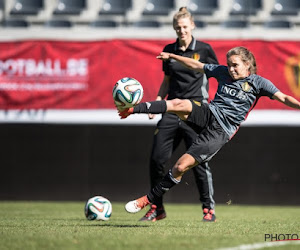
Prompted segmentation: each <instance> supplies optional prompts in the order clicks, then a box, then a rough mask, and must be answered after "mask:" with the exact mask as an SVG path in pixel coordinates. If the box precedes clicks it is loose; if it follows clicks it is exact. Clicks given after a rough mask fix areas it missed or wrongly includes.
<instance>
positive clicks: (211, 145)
mask: <svg viewBox="0 0 300 250" xmlns="http://www.w3.org/2000/svg"><path fill="white" fill-rule="evenodd" d="M191 102H192V105H193V109H192V112H191V114H190V115H189V117H188V119H187V123H190V124H191V126H194V127H195V128H194V130H197V128H198V131H199V133H198V137H196V139H195V140H194V142H193V144H192V145H191V146H190V147H189V148H188V150H187V152H186V153H187V154H190V155H191V156H193V157H194V158H195V159H196V161H197V162H198V163H202V162H207V161H209V160H210V159H211V158H212V157H213V156H214V155H215V154H216V153H217V152H218V151H219V150H220V149H221V148H222V147H223V146H224V145H225V144H226V143H227V142H228V141H229V138H230V137H229V135H228V134H227V133H226V132H225V131H224V130H223V128H222V127H221V125H220V124H219V122H218V121H217V119H216V118H215V116H214V115H213V113H212V112H211V110H210V109H209V105H208V104H201V105H199V103H197V102H194V101H191Z"/></svg>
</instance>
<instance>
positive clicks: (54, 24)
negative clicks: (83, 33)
mask: <svg viewBox="0 0 300 250" xmlns="http://www.w3.org/2000/svg"><path fill="white" fill-rule="evenodd" d="M44 26H45V27H47V28H71V27H72V26H73V24H72V22H71V21H69V20H62V19H51V20H48V21H46V22H45V24H44Z"/></svg>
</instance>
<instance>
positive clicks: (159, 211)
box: [140, 204, 167, 221]
mask: <svg viewBox="0 0 300 250" xmlns="http://www.w3.org/2000/svg"><path fill="white" fill-rule="evenodd" d="M166 217H167V214H166V212H165V209H164V207H161V208H157V206H156V205H154V204H152V205H151V207H150V209H149V211H148V212H147V213H146V214H145V216H144V217H142V218H141V219H140V221H157V220H162V219H164V218H166Z"/></svg>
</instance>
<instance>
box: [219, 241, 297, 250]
mask: <svg viewBox="0 0 300 250" xmlns="http://www.w3.org/2000/svg"><path fill="white" fill-rule="evenodd" d="M284 245H300V240H291V241H272V242H262V243H254V244H248V245H240V246H236V247H228V248H218V249H217V250H252V249H261V248H265V247H279V246H284Z"/></svg>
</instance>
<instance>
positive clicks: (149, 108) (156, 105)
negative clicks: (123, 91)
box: [133, 100, 167, 114]
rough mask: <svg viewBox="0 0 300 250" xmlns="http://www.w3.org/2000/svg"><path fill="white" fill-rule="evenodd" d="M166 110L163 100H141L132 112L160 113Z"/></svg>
mask: <svg viewBox="0 0 300 250" xmlns="http://www.w3.org/2000/svg"><path fill="white" fill-rule="evenodd" d="M166 111H167V103H166V101H165V100H162V101H154V102H142V103H140V104H138V105H136V106H134V108H133V113H144V114H161V113H165V112H166Z"/></svg>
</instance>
